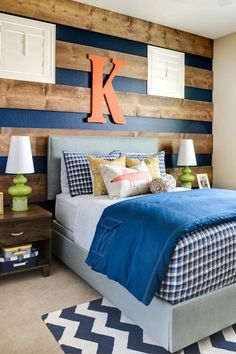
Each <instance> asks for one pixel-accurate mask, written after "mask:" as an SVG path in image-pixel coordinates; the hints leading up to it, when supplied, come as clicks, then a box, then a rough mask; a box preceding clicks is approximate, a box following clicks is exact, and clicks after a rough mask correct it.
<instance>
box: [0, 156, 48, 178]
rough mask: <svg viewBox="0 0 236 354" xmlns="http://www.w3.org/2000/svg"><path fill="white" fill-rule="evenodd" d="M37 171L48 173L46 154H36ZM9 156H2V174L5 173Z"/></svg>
mask: <svg viewBox="0 0 236 354" xmlns="http://www.w3.org/2000/svg"><path fill="white" fill-rule="evenodd" d="M33 161H34V171H35V173H47V158H46V157H45V156H34V157H33ZM6 163H7V157H6V156H2V157H0V174H1V175H2V174H4V173H5V170H6Z"/></svg>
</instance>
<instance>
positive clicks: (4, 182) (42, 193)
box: [0, 166, 213, 205]
mask: <svg viewBox="0 0 236 354" xmlns="http://www.w3.org/2000/svg"><path fill="white" fill-rule="evenodd" d="M192 171H193V174H194V175H196V173H207V174H208V178H209V181H210V184H211V185H212V181H213V177H212V176H213V168H212V166H201V167H193V168H192ZM167 172H168V173H170V174H172V175H173V176H174V177H175V178H176V179H178V176H179V175H181V168H169V169H167ZM11 184H12V176H10V175H4V176H0V191H1V192H3V193H4V204H5V205H9V204H10V203H11V198H10V196H9V195H8V194H7V188H8V187H9V186H10V185H11ZM28 184H29V185H30V186H31V187H32V188H33V192H32V194H31V195H30V197H29V201H30V202H42V201H46V200H47V175H46V174H34V175H29V177H28ZM193 186H194V187H196V186H197V180H195V181H194V183H193Z"/></svg>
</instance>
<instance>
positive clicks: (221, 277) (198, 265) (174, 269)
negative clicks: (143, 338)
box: [158, 221, 236, 304]
mask: <svg viewBox="0 0 236 354" xmlns="http://www.w3.org/2000/svg"><path fill="white" fill-rule="evenodd" d="M235 281H236V221H231V222H226V223H222V224H220V225H216V226H212V227H207V228H203V229H200V230H197V231H194V232H190V233H187V234H185V235H184V236H182V237H181V239H180V240H179V241H178V243H177V245H176V248H175V251H174V254H173V255H172V258H171V262H170V264H169V268H168V272H167V274H166V277H165V279H164V281H163V282H162V287H161V289H160V291H159V293H158V296H159V297H161V298H162V299H164V300H166V301H168V302H169V303H171V304H177V303H179V302H182V301H185V300H188V299H191V298H193V297H196V296H199V295H202V294H206V293H208V292H211V291H213V290H216V289H219V288H222V287H223V286H226V285H229V284H232V283H234V282H235Z"/></svg>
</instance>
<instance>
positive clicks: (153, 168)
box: [126, 156, 161, 179]
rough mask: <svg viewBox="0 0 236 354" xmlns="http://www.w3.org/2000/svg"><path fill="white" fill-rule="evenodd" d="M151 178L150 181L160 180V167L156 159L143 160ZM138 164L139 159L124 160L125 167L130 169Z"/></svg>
mask: <svg viewBox="0 0 236 354" xmlns="http://www.w3.org/2000/svg"><path fill="white" fill-rule="evenodd" d="M143 161H144V162H145V164H146V165H147V168H148V170H149V172H150V174H151V176H152V179H156V178H160V176H161V175H160V167H159V160H158V157H156V156H155V157H151V158H150V159H144V160H143ZM139 164H140V160H139V159H131V158H129V157H127V158H126V167H129V168H132V167H134V166H137V165H139Z"/></svg>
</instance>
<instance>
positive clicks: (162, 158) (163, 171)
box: [125, 151, 166, 176]
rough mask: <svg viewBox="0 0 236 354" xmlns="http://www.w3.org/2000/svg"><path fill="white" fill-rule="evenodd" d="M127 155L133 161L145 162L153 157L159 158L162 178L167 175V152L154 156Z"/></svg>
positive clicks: (154, 154)
mask: <svg viewBox="0 0 236 354" xmlns="http://www.w3.org/2000/svg"><path fill="white" fill-rule="evenodd" d="M125 155H126V156H127V157H129V158H131V159H137V160H140V161H142V160H145V159H148V158H152V157H155V156H156V157H157V158H158V160H159V168H160V174H161V176H163V175H165V174H166V164H165V151H160V152H157V153H153V154H144V153H125Z"/></svg>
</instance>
